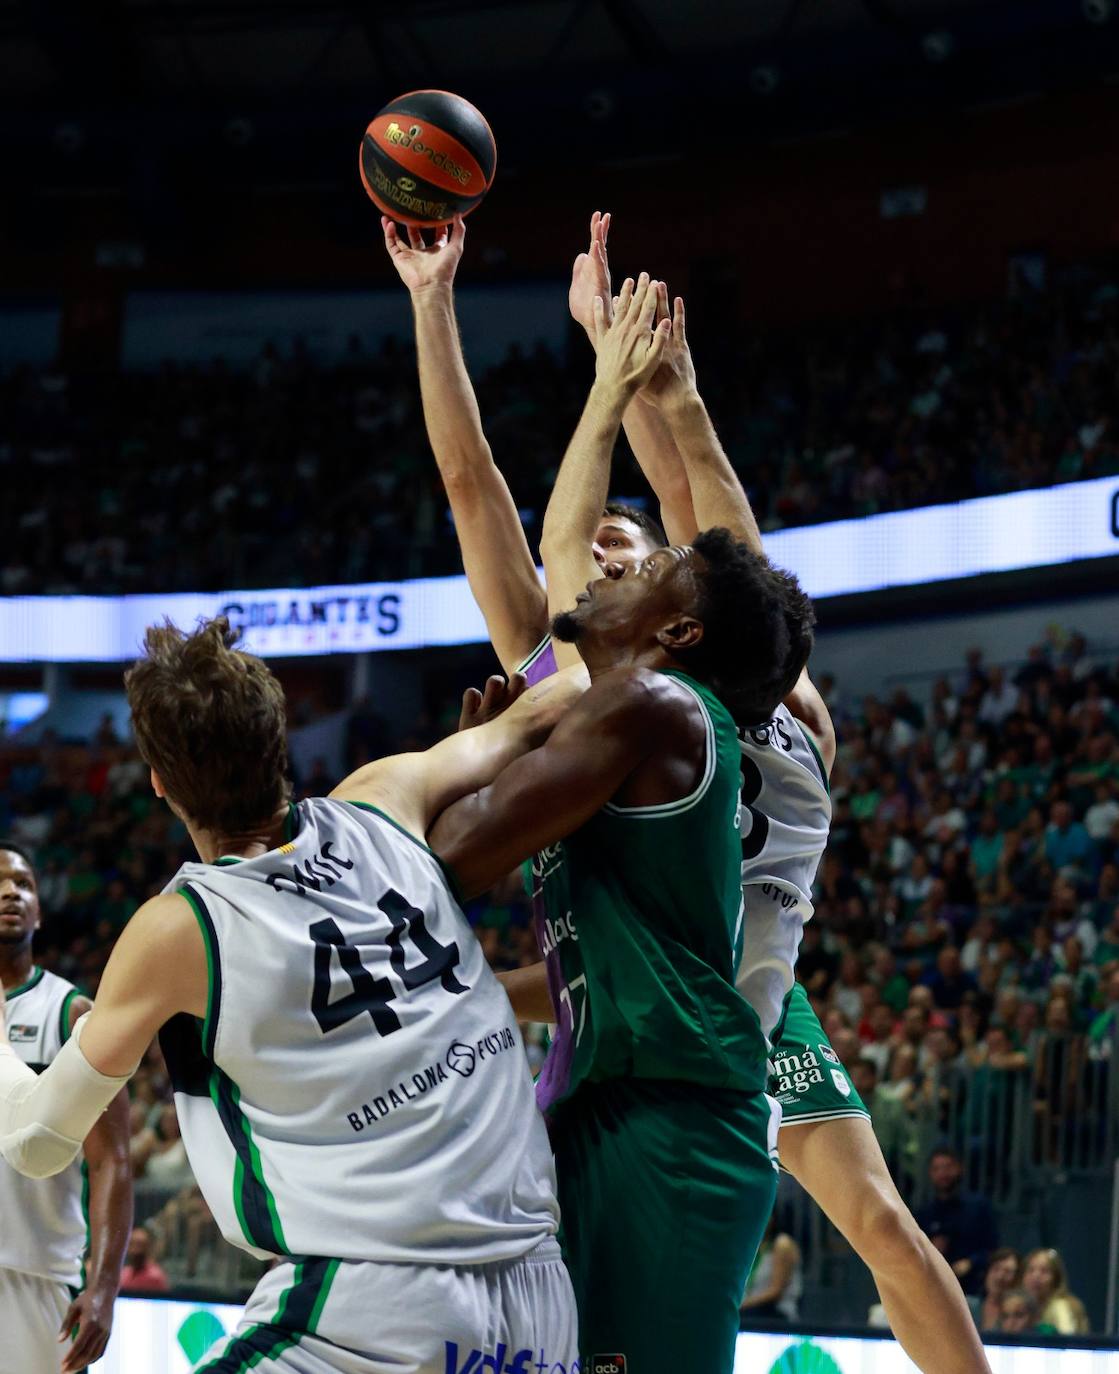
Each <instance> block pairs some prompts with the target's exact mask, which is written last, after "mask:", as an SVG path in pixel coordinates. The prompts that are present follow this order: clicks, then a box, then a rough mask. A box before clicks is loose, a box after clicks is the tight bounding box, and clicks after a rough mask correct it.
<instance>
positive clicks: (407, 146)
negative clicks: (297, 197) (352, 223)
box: [358, 91, 497, 228]
mask: <svg viewBox="0 0 1119 1374" xmlns="http://www.w3.org/2000/svg"><path fill="white" fill-rule="evenodd" d="M496 167H497V144H496V143H495V142H494V137H493V134H492V132H491V131H490V126H489V125H488V124H487V123H486V120H485V117H484V116H483V114H482V112H481V111H480V110H478V109H476V108H475V107H474V106H473V105H471V103H470V101H469V100H464V99H463V98H462V96H460V95H452V94H451V92H450V91H411V92H409V93H408V94H407V95H402V96H398V97H397V99H396V100H393V101H390V102H389V104H387V105H386V106H385V108H384V109H383V110H382V111H381V112H380V114H378V115H377V117H376V118H375V119H374V120H373V121H372V123H371V124H370V125H369V127H368V128H367V129H366V131H365V137H364V138H363V139H362V140H361V154H360V157H359V160H358V170H359V172H360V174H361V181H362V185H363V186H364V187H365V189H366V191H367V192H368V194H369V198H370V200H372V202H373V204H374V205H376V206H377V208H378V209H379V210H380V211H381V212H382V213H383V214H386V215H389V216H390V217H391V218H392V219H394V220H397V221H398V222H400V223H401V224H412V225H416V226H418V227H421V228H423V227H431V226H434V225H437V224H446V223H447V221H448V220H450V219H451V218H452V216H454V215H455V214H461V215H468V214H469V213H470V212H471V210H473V209H475V208H476V207H477V206H478V205H480V204H481V201H482V197H483V196H484V195H485V194H486V192H487V191H488V190H489V189H490V186H491V185H492V184H493V176H494V170H495V168H496Z"/></svg>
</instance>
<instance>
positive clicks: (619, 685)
mask: <svg viewBox="0 0 1119 1374" xmlns="http://www.w3.org/2000/svg"><path fill="white" fill-rule="evenodd" d="M580 705H581V706H583V707H585V709H586V710H587V711H588V712H589V713H591V714H593V715H595V716H598V717H599V718H601V719H603V720H605V721H608V722H609V723H611V724H617V725H619V726H624V727H626V728H628V729H631V730H637V731H643V730H647V729H657V730H659V731H661V732H663V731H665V730H669V729H671V728H673V726H679V727H681V728H690V727H691V726H692V725H694V724H695V723H696V722H697V721H698V720H700V719H701V716H702V712H701V709H700V703H699V699H698V698H697V696H696V693H695V692H694V691H692V690H690V689H689V688H688V687H687V686H686V685H685V684H684V683H683V682H681V681H680V680H679V679H678V678H675V677H672V676H669V675H668V674H666V673H660V672H657V671H656V670H655V669H652V668H644V667H637V666H633V665H630V666H627V667H624V668H613V669H611V670H610V672H607V673H602V674H601V675H600V676H598V677H596V678H595V679H594V681H593V683H592V684H591V690H590V691H589V692H587V693H586V695H585V696H584V697H583V700H582V702H581V703H580ZM662 737H663V735H662Z"/></svg>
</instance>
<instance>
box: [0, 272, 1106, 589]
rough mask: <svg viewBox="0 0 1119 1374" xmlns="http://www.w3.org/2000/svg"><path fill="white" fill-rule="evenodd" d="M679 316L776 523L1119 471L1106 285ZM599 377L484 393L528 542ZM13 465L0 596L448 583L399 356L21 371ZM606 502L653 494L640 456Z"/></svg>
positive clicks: (501, 370) (9, 387)
mask: <svg viewBox="0 0 1119 1374" xmlns="http://www.w3.org/2000/svg"><path fill="white" fill-rule="evenodd" d="M402 309H403V306H402ZM708 313H710V312H708ZM689 319H690V324H691V326H692V327H691V332H692V333H693V335H694V347H695V351H696V354H697V359H698V362H699V375H700V385H701V388H702V390H703V391H704V394H705V396H706V399H707V401H708V404H709V406H710V408H711V411H712V413H713V415H714V417H715V420H716V422H717V425H718V427H719V430H720V433H721V435H722V438H723V441H724V443H725V445H726V448H727V451H728V453H729V454H730V456H731V459H732V461H733V462H734V464H735V466H736V468H737V469H738V471H739V472H740V474H741V475H742V477H743V479H744V481H745V482H746V484H747V486H748V488H749V490H750V494H751V497H752V499H753V501H754V504H755V507H756V509H757V512H758V516H759V519H760V521H761V523H762V527H763V529H776V528H780V527H782V526H788V525H802V524H808V523H812V522H815V521H821V520H834V519H837V518H840V517H844V516H860V515H873V514H875V513H876V512H880V511H888V510H895V509H900V508H905V507H910V506H918V505H927V504H931V503H935V502H941V501H952V500H957V499H961V498H966V497H972V496H983V495H988V494H991V493H997V492H1005V491H1014V490H1019V489H1025V488H1032V487H1041V486H1048V485H1050V484H1052V483H1056V482H1071V481H1076V480H1079V479H1085V478H1090V477H1097V476H1105V475H1111V474H1115V473H1119V432H1117V430H1116V424H1115V416H1114V414H1113V413H1112V411H1113V408H1114V396H1115V374H1116V367H1117V365H1119V332H1117V319H1119V291H1117V288H1116V286H1115V285H1114V284H1113V283H1112V282H1111V281H1110V280H1107V279H1104V278H1100V277H1099V276H1098V275H1093V274H1091V273H1088V272H1086V271H1085V272H1072V273H1066V274H1065V275H1064V276H1063V277H1062V279H1061V280H1060V282H1059V283H1057V284H1056V285H1054V286H1052V287H1051V288H1050V289H1048V290H1044V291H1042V290H1035V289H1031V288H1030V287H1029V286H1028V285H1026V284H1025V283H1024V282H1019V284H1018V289H1017V290H1016V291H1015V292H1014V293H1013V294H1012V296H1011V298H1010V299H1008V300H1006V301H1002V302H999V303H990V304H988V305H986V306H984V307H982V308H976V309H973V310H970V311H963V312H958V313H955V314H947V313H945V314H942V315H937V316H932V315H929V314H926V313H920V314H909V315H898V316H895V317H891V318H889V319H887V320H875V321H864V322H862V323H861V324H857V325H850V324H849V325H845V326H843V327H842V328H836V329H830V330H828V329H820V330H818V331H817V332H816V333H812V332H811V331H805V330H798V332H797V333H796V335H795V336H792V335H790V336H783V335H780V334H776V333H773V332H772V331H769V332H761V331H757V330H751V329H749V328H748V327H745V328H742V329H735V330H732V331H728V330H726V329H725V328H722V327H720V328H719V329H716V328H715V323H716V322H715V321H714V320H711V319H708V320H707V321H705V320H704V317H703V311H702V307H701V304H700V303H697V304H696V309H695V310H694V311H693V312H692V315H691V316H690V317H689ZM728 336H729V337H728ZM589 367H590V363H589V357H588V350H587V348H586V344H585V342H584V341H583V340H582V339H581V338H579V339H578V340H577V341H576V340H573V341H572V345H571V348H570V350H569V353H568V355H567V356H563V357H561V356H557V355H556V354H555V353H553V352H551V351H549V350H548V349H546V348H544V347H543V346H539V347H537V348H536V349H535V350H532V351H527V352H523V351H520V350H518V349H514V350H513V351H511V352H510V354H509V356H508V357H507V358H506V359H505V360H504V362H503V363H502V364H501V365H500V366H497V367H494V368H492V369H490V370H489V371H487V372H486V373H485V374H484V375H481V376H478V377H477V378H476V379H475V380H476V384H477V389H478V393H479V401H480V404H481V411H482V416H483V421H484V424H485V428H486V431H487V434H488V437H489V439H490V442H491V445H492V447H493V450H494V454H495V456H496V458H497V461H498V463H499V464H500V465H501V467H502V468H503V470H504V471H505V472H506V474H507V475H508V477H509V480H510V482H511V485H512V487H513V491H514V495H515V498H516V500H517V504H518V507H519V509H520V510H521V514H522V519H523V520H524V523H525V526H526V528H527V530H528V532H529V536H530V539H531V540H533V541H535V539H536V537H537V536H538V534H539V529H540V522H541V519H542V516H543V511H544V506H545V503H546V501H547V497H548V493H549V492H550V490H551V486H552V481H553V478H554V476H555V472H556V469H557V467H558V465H559V462H560V459H561V458H562V455H563V451H564V448H565V445H566V443H567V440H568V438H569V437H570V435H571V433H572V431H573V429H574V426H575V422H576V419H577V417H578V414H579V411H580V408H581V406H582V402H583V400H584V397H585V392H586V388H587V385H588V381H589ZM0 472H2V474H3V478H4V483H5V490H6V492H7V502H8V511H9V515H8V518H7V520H6V523H5V539H4V546H3V552H2V554H0V594H14V593H32V592H51V593H68V592H88V593H110V592H130V591H136V592H156V591H184V590H185V591H202V590H216V589H221V588H233V587H237V588H240V587H246V588H247V587H253V586H314V585H319V584H324V583H338V582H360V581H369V580H376V579H382V578H384V579H391V578H399V577H404V576H416V575H420V574H440V573H451V572H457V571H459V564H458V555H457V549H456V546H455V542H454V540H453V538H450V537H448V536H449V533H450V525H449V514H448V511H447V506H446V501H445V499H444V496H443V494H442V490H441V488H440V485H439V482H438V478H437V475H436V472H435V465H434V462H433V460H432V458H431V454H430V450H429V447H428V443H427V438H426V435H425V432H424V427H423V420H422V414H421V411H420V406H419V388H418V384H417V381H416V375H415V365H414V359H413V355H412V350H411V343H410V341H408V342H402V341H400V340H397V339H392V338H389V339H387V340H385V341H384V343H383V344H382V345H381V346H380V347H379V348H378V349H376V350H374V351H369V350H368V349H366V348H365V347H364V346H363V345H362V343H361V341H359V340H357V339H355V340H354V341H353V342H352V344H351V347H350V348H349V350H348V352H347V354H346V356H345V357H344V358H343V359H341V360H340V361H337V362H335V363H332V364H331V365H330V366H321V365H319V364H318V362H317V361H316V360H315V359H314V358H313V356H312V355H311V354H310V353H309V352H308V351H307V350H306V349H303V348H299V347H297V348H296V349H295V350H294V351H293V352H292V353H291V354H290V355H287V356H281V355H280V354H279V352H278V351H277V350H276V349H274V348H268V349H266V350H265V351H264V353H263V354H262V355H261V357H260V358H259V359H258V361H257V363H256V365H255V366H254V367H252V368H251V369H247V370H243V371H235V370H233V369H231V368H229V367H228V366H226V365H224V364H223V363H222V362H220V361H215V362H214V363H213V364H211V365H209V366H206V367H194V366H181V365H174V364H167V365H165V366H164V367H163V368H162V369H160V370H159V371H156V372H154V373H136V374H127V373H125V374H107V375H98V376H95V377H89V376H85V377H83V376H78V375H68V374H66V373H64V372H62V371H59V370H54V369H52V370H46V371H36V370H33V369H30V368H26V367H24V368H17V369H15V370H12V371H10V372H8V374H7V375H3V376H0ZM615 490H616V491H617V492H618V493H619V494H622V495H627V496H631V495H632V496H636V497H638V498H640V497H641V496H642V495H643V494H645V495H647V490H645V489H643V484H642V479H641V478H640V476H639V474H638V473H637V470H636V468H635V467H634V466H633V464H632V462H631V461H630V460H628V459H623V460H621V461H620V463H619V467H618V471H617V473H616V476H615Z"/></svg>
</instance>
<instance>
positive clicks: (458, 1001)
mask: <svg viewBox="0 0 1119 1374" xmlns="http://www.w3.org/2000/svg"><path fill="white" fill-rule="evenodd" d="M292 816H293V829H294V833H293V835H292V838H291V840H290V841H289V842H288V843H286V844H284V845H283V846H281V847H280V848H279V849H277V850H273V851H270V852H269V853H268V854H264V855H261V856H259V857H258V858H254V859H250V860H245V861H228V860H226V861H221V860H219V862H218V864H214V865H208V864H198V863H194V864H186V865H185V866H184V867H183V869H182V870H181V871H180V873H179V874H178V875H177V877H176V878H175V880H174V882H173V883H172V884H171V886H170V888H169V890H175V891H179V892H181V893H182V895H183V896H184V897H185V898H186V899H187V900H188V901H189V902H190V903H191V905H192V907H193V908H194V910H195V914H196V916H197V918H198V922H199V926H200V928H201V930H202V933H203V937H204V939H205V941H206V944H207V952H208V955H209V959H210V971H211V979H210V999H209V1007H208V1013H207V1016H206V1018H205V1021H204V1022H203V1023H202V1024H201V1026H199V1024H198V1023H197V1021H195V1019H194V1018H190V1017H178V1018H175V1021H174V1022H171V1023H169V1024H168V1026H167V1027H166V1028H165V1030H164V1034H163V1036H162V1041H163V1044H164V1052H165V1055H166V1057H167V1060H168V1066H169V1068H170V1070H171V1073H172V1079H173V1082H174V1086H175V1093H176V1103H177V1104H178V1107H179V1114H180V1120H181V1123H182V1133H183V1138H184V1141H185V1142H186V1147H187V1151H188V1153H189V1155H190V1159H191V1164H192V1167H193V1168H194V1170H195V1174H196V1177H197V1179H198V1182H199V1185H200V1187H201V1188H202V1191H203V1193H204V1194H205V1196H206V1199H207V1202H208V1203H209V1205H210V1207H211V1210H212V1211H213V1213H214V1216H215V1218H216V1219H217V1221H218V1224H219V1226H220V1227H221V1229H222V1232H223V1234H224V1235H225V1236H226V1237H227V1239H229V1240H230V1241H232V1242H233V1243H234V1244H236V1245H240V1246H242V1247H243V1248H245V1249H248V1250H250V1251H252V1252H253V1253H258V1254H264V1255H268V1254H314V1255H326V1256H330V1257H331V1258H337V1259H353V1260H374V1261H378V1260H379V1261H385V1262H392V1263H429V1264H472V1263H484V1262H488V1261H493V1260H501V1259H512V1258H515V1257H517V1256H519V1255H522V1254H525V1253H527V1252H528V1251H529V1250H531V1249H532V1248H533V1247H534V1246H535V1245H537V1244H539V1242H540V1241H541V1240H542V1239H543V1238H544V1237H545V1236H547V1235H550V1234H552V1233H553V1232H554V1231H555V1229H556V1224H557V1207H556V1202H555V1186H554V1176H553V1171H552V1163H551V1155H550V1152H549V1150H548V1144H547V1139H546V1135H545V1131H544V1127H543V1123H542V1122H541V1120H540V1118H539V1115H538V1113H537V1112H536V1110H535V1105H534V1099H533V1089H532V1079H531V1075H530V1072H529V1068H528V1064H527V1060H526V1058H525V1055H524V1052H523V1048H522V1043H521V1037H520V1032H519V1030H518V1028H517V1024H516V1020H515V1018H514V1016H513V1012H512V1008H511V1007H510V1005H509V1000H508V998H507V997H506V995H505V992H504V990H503V989H502V988H501V986H500V984H499V983H498V982H497V980H496V978H495V977H494V975H493V973H492V972H491V971H490V969H489V967H488V965H487V964H486V962H485V959H484V957H483V955H482V951H481V948H480V947H479V945H478V943H477V941H476V940H475V938H474V935H473V932H472V931H471V929H470V926H469V924H468V923H467V921H466V918H465V917H464V916H463V914H462V911H461V910H460V909H459V907H458V905H457V903H456V902H455V900H454V898H453V896H452V895H451V892H450V889H449V887H448V885H447V881H446V878H445V876H444V874H443V872H442V869H441V868H440V866H439V863H438V860H437V859H436V858H435V856H434V855H433V854H431V853H430V851H428V850H427V849H426V847H425V846H423V845H422V844H420V843H419V842H418V841H417V840H415V839H413V838H412V837H411V836H409V835H407V834H405V833H404V832H403V831H402V830H401V829H400V828H399V827H398V826H396V825H395V823H394V822H392V821H391V820H390V819H389V818H387V817H385V816H383V815H382V814H381V813H379V812H376V811H374V810H373V809H372V808H364V807H359V806H357V805H354V804H351V803H348V802H340V801H336V800H332V799H326V798H314V799H311V800H308V801H305V802H302V803H300V805H299V806H298V807H294V808H293V809H292Z"/></svg>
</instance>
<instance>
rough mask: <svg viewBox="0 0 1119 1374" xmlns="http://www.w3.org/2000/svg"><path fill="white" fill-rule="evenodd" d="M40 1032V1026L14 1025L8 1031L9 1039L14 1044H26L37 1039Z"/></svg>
mask: <svg viewBox="0 0 1119 1374" xmlns="http://www.w3.org/2000/svg"><path fill="white" fill-rule="evenodd" d="M38 1034H39V1027H38V1026H12V1027H11V1028H10V1029H9V1031H8V1039H9V1040H10V1041H11V1042H12V1044H13V1045H20V1044H23V1045H26V1044H27V1043H28V1042H29V1041H31V1040H34V1039H36V1037H37V1036H38Z"/></svg>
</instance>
